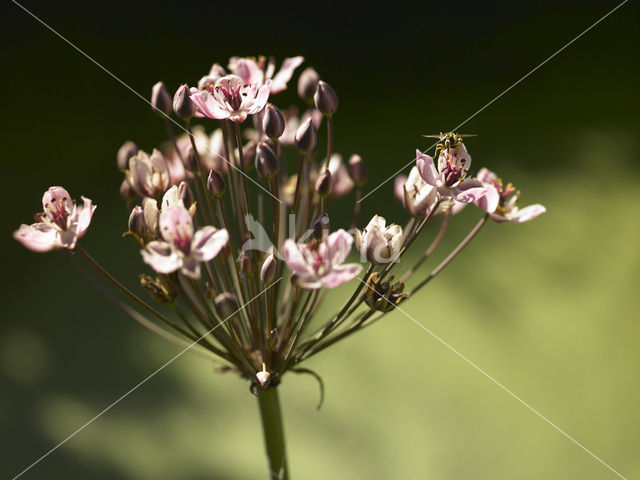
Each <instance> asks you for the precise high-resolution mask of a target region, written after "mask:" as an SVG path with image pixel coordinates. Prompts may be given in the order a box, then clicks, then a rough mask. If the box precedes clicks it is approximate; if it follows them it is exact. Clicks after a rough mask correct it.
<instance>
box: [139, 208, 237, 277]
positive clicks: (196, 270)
mask: <svg viewBox="0 0 640 480" xmlns="http://www.w3.org/2000/svg"><path fill="white" fill-rule="evenodd" d="M159 229H160V235H161V236H162V238H163V239H164V241H160V240H155V241H152V242H149V243H148V244H147V247H146V248H145V249H144V250H142V251H141V253H142V258H143V260H144V261H145V262H146V263H148V264H149V265H151V268H153V269H154V270H155V271H156V272H158V273H171V272H175V271H176V270H180V271H181V272H182V273H183V274H185V275H187V276H188V277H190V278H193V279H198V278H200V263H201V262H208V261H209V260H211V259H212V258H214V257H215V256H216V255H218V253H219V252H220V250H221V249H222V248H223V247H224V246H225V245H226V244H227V242H228V241H229V233H228V232H227V231H226V230H225V229H222V230H218V229H217V228H215V227H212V226H206V227H202V228H201V229H199V230H197V231H195V232H194V228H193V220H192V219H191V215H190V214H189V212H188V211H187V209H186V208H185V207H184V206H182V205H180V204H174V205H173V206H170V207H168V208H163V209H162V212H161V213H160V221H159Z"/></svg>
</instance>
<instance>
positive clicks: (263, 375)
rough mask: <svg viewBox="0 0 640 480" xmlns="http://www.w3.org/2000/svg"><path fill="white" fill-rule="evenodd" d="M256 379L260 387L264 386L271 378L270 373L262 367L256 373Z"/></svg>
mask: <svg viewBox="0 0 640 480" xmlns="http://www.w3.org/2000/svg"><path fill="white" fill-rule="evenodd" d="M256 380H258V383H259V384H260V386H261V387H262V388H266V387H267V385H269V380H271V374H270V373H269V372H267V371H266V370H265V369H264V367H263V369H262V371H260V372H258V373H256Z"/></svg>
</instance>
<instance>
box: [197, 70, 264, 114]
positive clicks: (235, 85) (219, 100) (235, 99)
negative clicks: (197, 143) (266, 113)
mask: <svg viewBox="0 0 640 480" xmlns="http://www.w3.org/2000/svg"><path fill="white" fill-rule="evenodd" d="M270 90H271V80H267V81H266V82H265V84H264V85H262V86H261V87H259V88H258V84H256V83H245V82H244V81H243V80H242V78H241V77H239V76H238V75H227V76H224V77H222V78H220V79H218V80H217V81H216V83H215V85H214V86H213V87H211V86H210V85H207V87H206V89H205V90H198V89H197V88H192V89H191V95H190V98H191V100H192V101H193V103H195V104H196V107H198V114H199V115H200V116H204V117H208V118H214V119H218V120H221V119H225V118H228V119H229V120H231V121H232V122H244V121H245V120H246V118H247V116H248V115H253V114H254V113H258V112H259V111H260V110H262V109H263V108H264V106H265V105H266V103H267V100H268V99H269V92H270ZM198 114H197V115H196V116H198Z"/></svg>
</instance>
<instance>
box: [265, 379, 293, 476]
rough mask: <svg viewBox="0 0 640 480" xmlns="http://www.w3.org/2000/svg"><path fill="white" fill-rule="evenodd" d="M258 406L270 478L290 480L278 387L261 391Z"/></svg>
mask: <svg viewBox="0 0 640 480" xmlns="http://www.w3.org/2000/svg"><path fill="white" fill-rule="evenodd" d="M258 406H259V407H260V417H261V418H262V431H263V433H264V443H265V447H266V450H267V458H268V460H269V478H270V479H274V480H288V479H289V471H288V469H287V455H286V450H285V444H284V429H283V428H282V414H281V412H280V400H279V399H278V389H277V388H276V387H268V388H266V389H259V390H258Z"/></svg>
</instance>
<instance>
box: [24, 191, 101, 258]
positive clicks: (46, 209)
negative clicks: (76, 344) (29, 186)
mask: <svg viewBox="0 0 640 480" xmlns="http://www.w3.org/2000/svg"><path fill="white" fill-rule="evenodd" d="M81 198H82V202H83V205H82V206H78V205H76V203H75V202H72V201H71V197H70V196H69V193H68V192H67V191H66V190H65V189H64V188H62V187H51V188H49V190H47V191H46V192H44V195H43V196H42V206H43V212H42V213H38V214H37V215H36V220H37V221H38V222H37V223H34V224H32V225H24V224H23V225H21V226H20V228H19V229H18V230H16V231H15V232H14V234H13V238H15V239H16V240H18V241H19V242H20V243H22V244H23V245H24V246H25V247H27V248H28V249H29V250H33V251H34V252H47V251H49V250H55V249H58V248H68V249H70V250H72V249H74V248H75V246H76V242H77V241H78V239H79V238H81V237H82V236H83V235H84V234H85V232H86V231H87V228H88V227H89V224H90V223H91V217H92V216H93V212H94V210H95V209H96V206H95V205H92V204H91V200H89V199H88V198H85V197H81Z"/></svg>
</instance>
